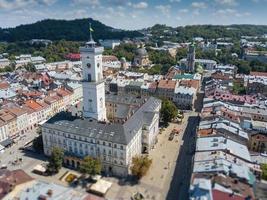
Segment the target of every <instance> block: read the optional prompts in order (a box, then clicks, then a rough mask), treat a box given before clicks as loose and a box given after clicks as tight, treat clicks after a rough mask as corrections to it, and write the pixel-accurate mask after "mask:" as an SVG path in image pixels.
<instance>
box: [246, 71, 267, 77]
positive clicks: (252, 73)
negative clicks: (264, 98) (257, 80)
mask: <svg viewBox="0 0 267 200" xmlns="http://www.w3.org/2000/svg"><path fill="white" fill-rule="evenodd" d="M250 75H252V76H266V77H267V72H250Z"/></svg>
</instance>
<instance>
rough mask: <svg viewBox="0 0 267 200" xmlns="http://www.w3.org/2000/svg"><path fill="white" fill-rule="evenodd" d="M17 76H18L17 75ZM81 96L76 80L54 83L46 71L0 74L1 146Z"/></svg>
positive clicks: (80, 88)
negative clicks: (74, 81) (73, 81)
mask: <svg viewBox="0 0 267 200" xmlns="http://www.w3.org/2000/svg"><path fill="white" fill-rule="evenodd" d="M18 76H19V78H18ZM81 98H82V86H81V84H79V83H71V82H70V83H66V84H65V83H57V82H56V81H55V80H54V79H52V78H51V77H49V75H48V74H46V73H28V72H18V71H17V72H14V73H8V74H5V75H2V76H1V82H0V104H1V109H0V124H1V128H0V130H1V131H0V144H1V150H3V149H4V147H6V146H8V145H10V144H11V143H12V141H13V140H15V139H16V138H18V137H19V136H21V135H23V134H27V132H28V131H30V130H32V129H34V128H35V127H37V126H38V125H39V124H42V123H44V121H46V120H47V119H49V118H50V117H52V116H54V115H55V114H56V113H58V112H60V111H63V110H67V109H68V108H69V106H70V105H72V104H75V103H77V102H78V101H80V100H81Z"/></svg>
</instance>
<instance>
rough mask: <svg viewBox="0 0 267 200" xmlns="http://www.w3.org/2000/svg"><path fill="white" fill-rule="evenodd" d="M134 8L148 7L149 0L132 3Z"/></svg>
mask: <svg viewBox="0 0 267 200" xmlns="http://www.w3.org/2000/svg"><path fill="white" fill-rule="evenodd" d="M130 5H131V6H132V7H133V8H136V9H145V8H147V7H148V3H147V2H144V1H141V2H139V3H136V4H130Z"/></svg>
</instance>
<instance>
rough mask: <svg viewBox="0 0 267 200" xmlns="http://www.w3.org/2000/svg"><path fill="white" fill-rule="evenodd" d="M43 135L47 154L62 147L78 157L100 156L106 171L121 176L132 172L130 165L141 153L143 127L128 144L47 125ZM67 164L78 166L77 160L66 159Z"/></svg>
mask: <svg viewBox="0 0 267 200" xmlns="http://www.w3.org/2000/svg"><path fill="white" fill-rule="evenodd" d="M42 135H43V141H44V153H45V155H50V154H51V150H52V147H55V146H57V147H61V148H62V149H64V150H65V152H68V153H67V154H70V155H75V156H76V157H77V156H78V157H81V158H82V157H85V156H91V157H93V158H99V159H100V161H101V163H102V167H103V169H102V170H103V171H104V172H106V173H109V172H110V173H111V172H112V173H113V174H115V175H119V176H126V175H127V174H129V173H130V172H129V166H130V165H131V161H132V158H133V157H134V156H136V155H140V154H141V151H142V146H141V139H142V137H141V135H142V130H141V129H140V130H139V131H138V132H137V133H136V134H135V136H134V138H133V139H132V140H131V142H130V143H129V144H128V145H124V144H119V143H113V142H108V141H103V140H98V139H96V138H94V137H90V136H89V135H88V136H87V137H84V136H78V135H74V134H69V133H65V132H63V131H59V130H55V129H49V128H47V127H46V128H43V129H42ZM65 164H66V165H68V166H69V165H70V166H71V165H73V167H77V162H75V163H71V162H70V161H65Z"/></svg>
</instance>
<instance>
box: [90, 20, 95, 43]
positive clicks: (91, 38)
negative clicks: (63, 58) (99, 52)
mask: <svg viewBox="0 0 267 200" xmlns="http://www.w3.org/2000/svg"><path fill="white" fill-rule="evenodd" d="M89 31H90V41H94V39H93V36H92V32H93V29H92V26H91V23H89Z"/></svg>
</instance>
